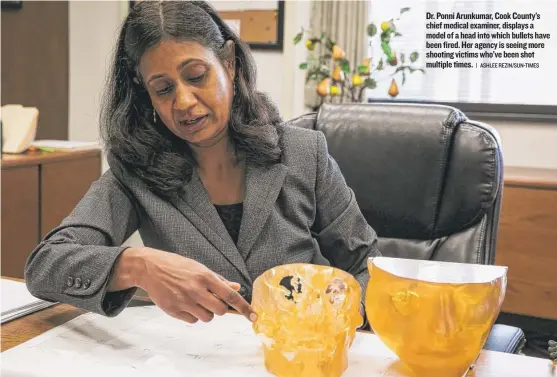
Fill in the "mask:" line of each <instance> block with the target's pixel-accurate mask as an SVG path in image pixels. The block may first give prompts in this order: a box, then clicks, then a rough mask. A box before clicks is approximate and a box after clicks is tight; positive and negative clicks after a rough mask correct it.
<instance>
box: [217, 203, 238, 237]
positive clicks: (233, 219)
mask: <svg viewBox="0 0 557 377" xmlns="http://www.w3.org/2000/svg"><path fill="white" fill-rule="evenodd" d="M215 208H216V209H217V212H218V214H219V216H220V218H221V220H222V222H223V223H224V226H225V227H226V230H228V234H230V237H232V240H233V241H234V243H238V234H239V233H240V224H241V222H242V214H243V212H244V204H243V203H236V204H226V205H220V204H215Z"/></svg>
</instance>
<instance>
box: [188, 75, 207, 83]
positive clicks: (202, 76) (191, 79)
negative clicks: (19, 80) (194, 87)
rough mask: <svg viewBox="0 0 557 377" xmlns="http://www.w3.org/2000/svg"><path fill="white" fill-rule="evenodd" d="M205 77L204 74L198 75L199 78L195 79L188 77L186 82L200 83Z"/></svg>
mask: <svg viewBox="0 0 557 377" xmlns="http://www.w3.org/2000/svg"><path fill="white" fill-rule="evenodd" d="M204 77H205V73H203V74H201V75H199V76H195V77H190V78H189V79H188V80H189V81H190V82H200V81H201V80H203V78H204Z"/></svg>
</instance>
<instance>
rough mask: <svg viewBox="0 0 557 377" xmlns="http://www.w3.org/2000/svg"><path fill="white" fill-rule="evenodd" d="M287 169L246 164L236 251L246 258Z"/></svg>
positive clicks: (268, 212)
mask: <svg viewBox="0 0 557 377" xmlns="http://www.w3.org/2000/svg"><path fill="white" fill-rule="evenodd" d="M286 171H287V168H286V166H285V165H283V164H274V165H272V166H270V167H261V166H256V165H251V164H247V166H246V188H245V194H244V211H243V215H242V223H241V226H240V234H239V235H238V250H239V251H240V253H241V254H242V256H243V257H244V259H245V258H247V256H248V255H249V253H250V251H251V248H252V247H253V244H254V243H255V241H256V240H257V237H258V236H259V233H260V232H261V229H262V228H263V226H264V225H265V222H266V221H267V218H268V217H269V214H270V213H271V210H272V209H273V205H274V204H275V202H276V200H277V197H278V194H279V192H280V190H281V188H282V184H283V182H284V178H285V176H286Z"/></svg>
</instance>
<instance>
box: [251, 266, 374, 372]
mask: <svg viewBox="0 0 557 377" xmlns="http://www.w3.org/2000/svg"><path fill="white" fill-rule="evenodd" d="M361 297H362V289H361V287H360V285H359V284H358V282H357V281H356V279H355V278H354V277H353V276H352V275H350V274H348V273H346V272H344V271H341V270H339V269H336V268H332V267H326V266H317V265H311V264H290V265H283V266H279V267H276V268H273V269H271V270H268V271H267V272H265V273H264V274H263V275H261V276H260V277H258V278H257V279H256V281H255V282H254V286H253V300H252V305H253V308H254V309H255V311H256V313H257V314H258V320H257V322H256V323H254V326H253V328H254V330H255V332H256V333H257V334H259V335H260V336H261V338H262V341H263V351H264V357H265V366H266V368H267V370H268V371H269V372H271V373H273V374H275V375H277V376H280V377H339V376H341V375H342V373H343V372H344V371H345V370H346V367H347V365H348V361H347V352H348V349H349V348H350V346H351V345H352V341H353V340H354V336H355V332H356V328H358V327H359V326H361V325H362V323H363V318H362V316H361V315H360V312H359V307H360V300H361Z"/></svg>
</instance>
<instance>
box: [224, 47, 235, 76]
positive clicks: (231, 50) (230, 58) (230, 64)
mask: <svg viewBox="0 0 557 377" xmlns="http://www.w3.org/2000/svg"><path fill="white" fill-rule="evenodd" d="M225 48H226V69H227V70H228V75H229V76H230V80H232V81H234V76H235V75H236V45H235V44H234V41H233V40H231V39H229V40H228V41H226V43H225Z"/></svg>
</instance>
